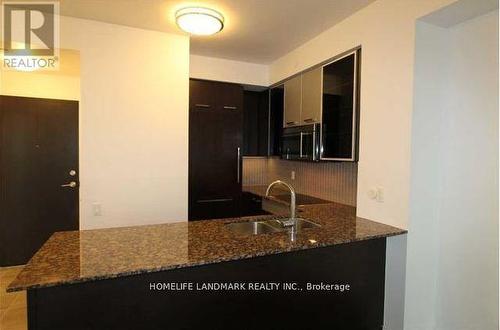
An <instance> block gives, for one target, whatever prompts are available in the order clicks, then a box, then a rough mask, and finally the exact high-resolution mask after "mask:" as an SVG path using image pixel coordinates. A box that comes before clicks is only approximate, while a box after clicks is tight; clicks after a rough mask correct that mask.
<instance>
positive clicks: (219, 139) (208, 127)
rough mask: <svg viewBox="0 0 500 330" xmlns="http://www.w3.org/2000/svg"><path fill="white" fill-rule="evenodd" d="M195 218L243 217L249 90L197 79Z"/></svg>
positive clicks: (192, 110) (193, 90)
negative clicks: (245, 113)
mask: <svg viewBox="0 0 500 330" xmlns="http://www.w3.org/2000/svg"><path fill="white" fill-rule="evenodd" d="M189 88H190V91H189V94H190V97H189V99H190V100H189V103H190V106H189V220H203V219H215V218H227V217H234V216H238V215H239V211H240V198H241V182H242V173H241V170H242V169H241V152H242V150H241V146H242V138H243V135H242V128H243V111H242V108H243V87H242V86H240V85H236V84H229V83H221V82H213V81H202V80H193V79H191V81H190V85H189Z"/></svg>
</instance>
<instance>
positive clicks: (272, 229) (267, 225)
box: [226, 218, 321, 235]
mask: <svg viewBox="0 0 500 330" xmlns="http://www.w3.org/2000/svg"><path fill="white" fill-rule="evenodd" d="M287 220H289V219H288V218H278V219H270V220H260V221H250V222H237V223H229V224H226V227H227V228H228V229H230V230H232V231H234V232H237V233H239V234H245V235H260V234H269V233H276V232H283V231H288V230H290V227H284V226H283V225H282V221H287ZM296 220H297V232H300V231H302V230H303V229H307V228H314V227H321V225H318V224H317V223H314V222H312V221H309V220H306V219H302V218H297V219H296Z"/></svg>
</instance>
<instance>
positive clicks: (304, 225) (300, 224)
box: [265, 218, 321, 232]
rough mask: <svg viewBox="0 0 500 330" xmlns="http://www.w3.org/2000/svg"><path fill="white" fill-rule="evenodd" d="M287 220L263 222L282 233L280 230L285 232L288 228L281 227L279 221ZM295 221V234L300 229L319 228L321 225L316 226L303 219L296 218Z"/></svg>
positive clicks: (286, 219)
mask: <svg viewBox="0 0 500 330" xmlns="http://www.w3.org/2000/svg"><path fill="white" fill-rule="evenodd" d="M288 220H290V219H289V218H281V219H272V220H268V221H265V223H268V224H269V225H270V226H272V227H274V228H278V229H281V230H280V231H282V230H287V229H289V228H287V227H283V225H282V224H281V221H288ZM296 220H297V232H299V231H301V230H302V229H307V228H315V227H321V225H318V224H317V223H314V222H312V221H310V220H306V219H303V218H296Z"/></svg>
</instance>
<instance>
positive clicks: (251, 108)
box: [243, 89, 269, 157]
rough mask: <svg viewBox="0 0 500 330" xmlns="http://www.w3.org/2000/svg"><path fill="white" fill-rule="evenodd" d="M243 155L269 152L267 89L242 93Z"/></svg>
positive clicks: (257, 154) (261, 154)
mask: <svg viewBox="0 0 500 330" xmlns="http://www.w3.org/2000/svg"><path fill="white" fill-rule="evenodd" d="M243 100H244V102H243V156H262V157H265V156H267V155H268V152H269V143H268V141H269V90H267V89H266V90H264V91H260V92H255V91H245V92H244V93H243Z"/></svg>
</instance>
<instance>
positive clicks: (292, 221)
mask: <svg viewBox="0 0 500 330" xmlns="http://www.w3.org/2000/svg"><path fill="white" fill-rule="evenodd" d="M276 185H283V186H285V187H287V188H288V189H290V219H288V220H286V221H283V220H280V223H281V224H282V225H283V226H284V227H289V226H293V227H294V228H296V226H297V221H296V218H295V189H293V187H292V186H291V185H290V184H289V183H286V182H285V181H281V180H276V181H274V182H272V183H271V184H270V185H269V186H268V187H267V189H266V196H269V193H270V192H271V189H272V188H273V187H274V186H276Z"/></svg>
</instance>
